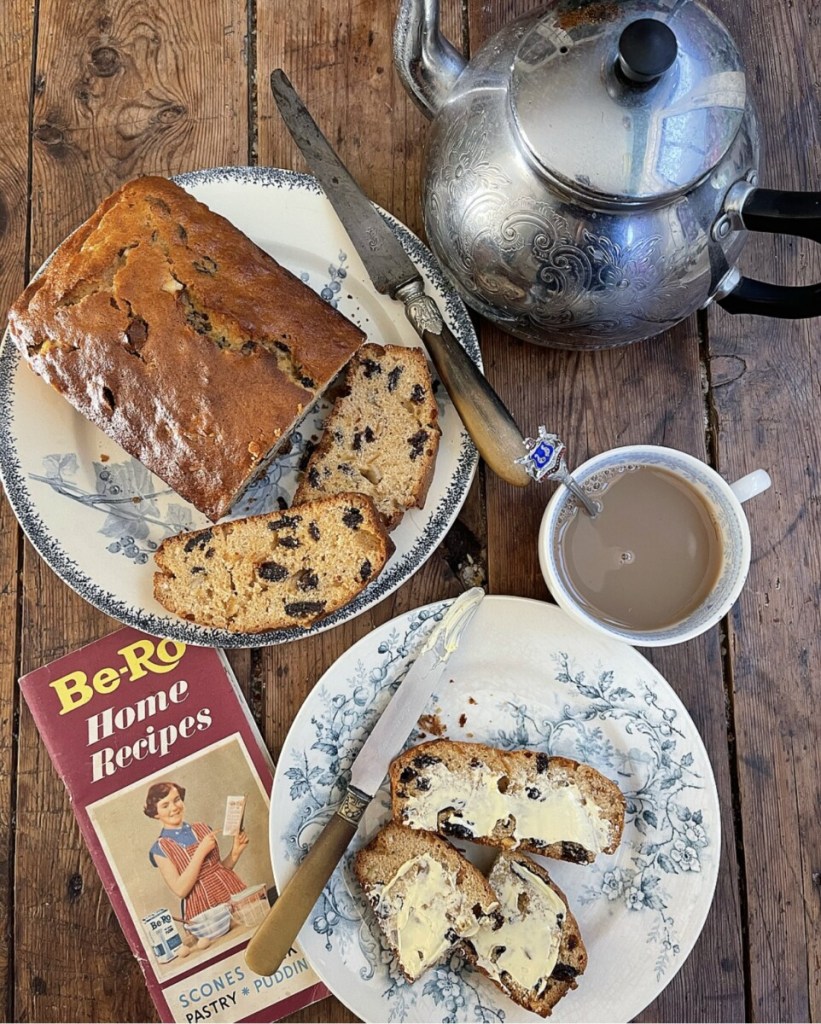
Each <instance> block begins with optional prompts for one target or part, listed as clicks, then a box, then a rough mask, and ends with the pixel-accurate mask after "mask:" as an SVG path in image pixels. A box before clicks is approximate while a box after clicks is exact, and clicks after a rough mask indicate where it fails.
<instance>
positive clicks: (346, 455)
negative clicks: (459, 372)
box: [294, 344, 441, 529]
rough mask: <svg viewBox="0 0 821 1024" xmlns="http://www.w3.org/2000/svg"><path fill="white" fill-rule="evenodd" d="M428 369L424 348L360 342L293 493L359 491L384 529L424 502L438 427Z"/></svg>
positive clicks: (306, 496)
mask: <svg viewBox="0 0 821 1024" xmlns="http://www.w3.org/2000/svg"><path fill="white" fill-rule="evenodd" d="M438 417H439V411H438V408H437V405H436V399H435V397H434V394H433V385H432V381H431V375H430V370H429V369H428V361H427V358H426V357H425V353H424V352H423V351H422V349H421V348H405V347H403V346H401V345H386V346H384V347H383V346H382V345H375V344H367V345H363V346H362V348H361V349H360V350H359V352H358V353H357V354H356V356H354V358H353V359H352V360H351V362H350V363H349V365H348V369H347V372H346V377H345V389H344V392H343V393H342V395H341V396H340V397H339V398H338V399H337V400H336V403H335V404H334V407H333V409H332V410H331V412H330V414H329V416H328V419H327V421H326V423H325V432H324V434H323V435H322V439H321V441H320V442H319V445H318V447H317V448H316V450H315V451H314V452H313V454H312V455H311V458H310V460H309V462H308V465H307V467H306V469H305V473H304V475H303V478H302V480H301V482H300V484H299V487H298V488H297V492H296V495H295V496H294V504H295V505H296V504H299V503H300V502H302V501H309V500H310V499H311V498H315V497H317V496H319V495H320V494H334V493H336V492H337V491H351V490H354V491H359V492H360V493H362V494H368V495H370V497H372V498H373V500H374V504H375V505H376V507H377V508H378V509H379V511H380V513H381V514H382V517H383V518H384V520H385V523H386V524H387V526H388V529H393V528H394V527H395V526H396V525H397V524H398V523H399V521H400V520H401V519H402V516H403V515H404V514H405V511H406V510H407V509H409V508H413V507H416V508H422V506H423V505H424V504H425V498H426V497H427V493H428V488H429V487H430V483H431V480H432V479H433V472H434V468H435V465H436V455H437V452H438V450H439V438H440V434H441V431H440V429H439V424H438Z"/></svg>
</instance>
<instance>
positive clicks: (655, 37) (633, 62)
mask: <svg viewBox="0 0 821 1024" xmlns="http://www.w3.org/2000/svg"><path fill="white" fill-rule="evenodd" d="M677 53H678V43H677V42H676V37H675V33H674V32H673V30H672V29H671V28H670V27H669V25H665V24H664V22H663V21H657V20H656V19H655V18H639V19H638V21H631V22H630V24H629V25H628V26H627V27H626V28H625V29H624V31H623V32H622V34H621V36H620V37H619V68H620V70H621V72H622V74H623V75H624V77H625V78H627V79H629V81H631V82H636V83H637V84H640V85H647V84H649V83H650V82H655V81H656V79H658V78H661V76H662V75H663V74H664V72H665V71H667V70H668V69H669V68H670V67H672V65H673V63H674V61H675V59H676V54H677Z"/></svg>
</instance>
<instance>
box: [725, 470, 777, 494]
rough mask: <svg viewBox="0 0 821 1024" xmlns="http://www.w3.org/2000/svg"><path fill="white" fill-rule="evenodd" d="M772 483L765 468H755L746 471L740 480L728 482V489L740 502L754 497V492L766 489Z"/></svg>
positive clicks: (759, 492) (757, 492)
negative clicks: (751, 470)
mask: <svg viewBox="0 0 821 1024" xmlns="http://www.w3.org/2000/svg"><path fill="white" fill-rule="evenodd" d="M772 483H773V482H772V480H771V479H770V474H769V473H768V472H767V471H766V470H765V469H755V470H753V472H752V473H748V474H747V475H746V476H743V477H741V479H740V480H736V482H735V483H732V484H730V490H731V491H732V492H733V494H734V495H735V496H736V498H738V500H739V501H740V502H745V501H749V500H750V498H754V497H755V496H756V494H761V493H762V492H763V491H766V490H768V489H769V488H770V487H772Z"/></svg>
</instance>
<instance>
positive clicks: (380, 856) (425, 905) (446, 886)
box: [354, 822, 499, 982]
mask: <svg viewBox="0 0 821 1024" xmlns="http://www.w3.org/2000/svg"><path fill="white" fill-rule="evenodd" d="M354 873H355V874H356V877H357V879H358V881H359V884H360V885H361V886H362V888H363V890H364V892H365V895H366V896H367V898H368V900H369V901H370V903H371V906H372V907H373V909H374V912H375V915H376V920H377V923H378V924H379V927H380V929H381V930H382V932H383V934H384V936H385V940H386V942H387V943H388V945H389V946H390V948H391V949H392V950H393V952H394V954H395V956H396V957H397V960H398V963H399V966H400V968H401V970H402V973H403V974H404V975H405V977H406V978H407V979H408V981H411V982H412V981H416V979H417V978H418V977H419V976H420V974H422V973H423V972H424V971H426V970H427V969H428V968H429V967H432V966H433V965H434V964H437V963H439V961H440V960H442V959H443V958H444V957H445V955H446V954H447V953H448V952H449V950H451V949H453V947H454V946H455V945H456V944H457V943H458V942H459V940H460V939H463V938H469V937H470V936H473V935H475V934H476V933H477V932H478V930H479V926H480V925H481V924H482V923H483V922H485V921H487V922H488V927H492V925H493V923H494V922H495V923H496V924H498V918H497V917H496V913H495V912H496V910H497V907H498V905H499V902H498V900H497V898H496V896H495V895H494V893H493V890H492V889H491V887H490V885H489V884H488V882H487V879H486V878H485V877H484V875H482V874H481V872H480V871H478V870H477V869H476V868H475V867H474V866H473V865H472V864H471V863H470V861H468V860H466V859H465V858H464V857H463V856H462V855H461V854H460V853H459V851H458V850H456V849H454V847H452V846H451V845H450V843H448V842H446V841H445V840H444V839H440V838H439V836H435V835H432V834H431V833H429V832H419V831H415V830H413V829H409V828H403V826H401V825H397V824H396V823H395V822H388V824H387V825H386V826H385V827H384V828H383V829H382V831H381V832H379V833H378V835H377V836H376V837H375V838H374V839H373V840H372V841H371V842H370V843H369V844H368V846H366V847H364V849H362V850H360V851H359V853H357V855H356V857H355V858H354Z"/></svg>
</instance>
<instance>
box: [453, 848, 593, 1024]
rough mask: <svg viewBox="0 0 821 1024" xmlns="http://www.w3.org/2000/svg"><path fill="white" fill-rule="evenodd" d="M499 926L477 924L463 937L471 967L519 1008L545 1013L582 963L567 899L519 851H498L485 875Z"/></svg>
mask: <svg viewBox="0 0 821 1024" xmlns="http://www.w3.org/2000/svg"><path fill="white" fill-rule="evenodd" d="M488 881H489V882H490V887H491V889H493V891H494V893H495V894H496V896H497V897H498V900H499V914H500V915H501V918H502V925H501V927H494V928H491V927H489V926H488V925H486V924H482V925H481V926H480V928H479V931H478V932H477V933H476V934H475V935H474V936H473V938H471V939H467V940H466V945H469V946H470V948H471V949H472V951H473V953H474V954H475V957H476V967H477V968H478V969H479V970H480V971H482V973H483V974H486V975H487V976H488V977H489V978H491V979H492V980H493V981H494V982H495V983H496V984H497V985H498V986H499V988H501V989H502V991H503V992H505V993H506V994H507V995H508V996H510V998H511V999H513V1000H514V1001H515V1002H517V1003H518V1004H519V1005H520V1006H523V1007H525V1009H527V1010H531V1011H533V1012H534V1013H538V1014H540V1015H541V1016H542V1017H547V1016H549V1015H550V1013H551V1011H552V1009H553V1007H554V1006H555V1005H556V1003H557V1002H558V1001H559V1000H560V999H561V998H562V996H564V995H566V994H567V992H569V991H570V990H571V989H574V988H576V978H577V977H578V976H579V975H580V974H583V973H584V969H585V968H586V967H587V951H586V950H585V948H584V942H583V941H582V937H581V934H580V932H579V926H578V924H577V922H576V919H575V917H574V916H573V914H572V913H571V912H570V910H569V908H568V906H567V898H566V896H565V895H564V893H563V892H562V891H561V889H559V887H558V886H557V885H555V884H554V883H553V881H552V880H551V878H550V875H549V874H548V873H547V871H545V869H544V868H543V867H542V866H541V865H539V864H537V863H536V862H535V861H533V860H531V859H530V857H528V856H527V855H526V854H523V853H509V852H501V853H500V854H499V856H498V857H497V859H496V861H495V863H494V865H493V868H492V869H491V872H490V876H489V878H488Z"/></svg>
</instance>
